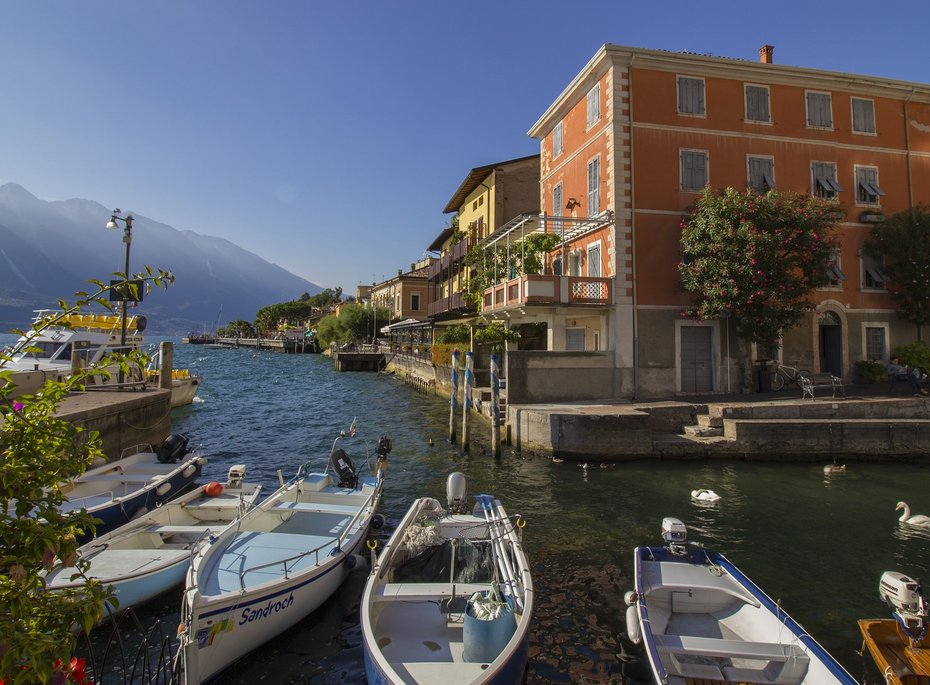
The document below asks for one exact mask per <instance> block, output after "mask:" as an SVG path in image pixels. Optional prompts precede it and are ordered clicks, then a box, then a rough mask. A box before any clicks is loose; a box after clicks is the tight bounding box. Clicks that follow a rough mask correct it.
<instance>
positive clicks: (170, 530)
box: [146, 525, 221, 535]
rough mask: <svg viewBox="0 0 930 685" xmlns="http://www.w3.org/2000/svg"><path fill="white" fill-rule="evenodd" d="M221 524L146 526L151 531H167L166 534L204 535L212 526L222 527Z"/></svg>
mask: <svg viewBox="0 0 930 685" xmlns="http://www.w3.org/2000/svg"><path fill="white" fill-rule="evenodd" d="M220 527H221V526H212V527H211V526H161V525H153V526H149V527H148V528H146V530H147V531H148V532H150V533H165V534H166V535H174V534H175V533H193V534H194V535H202V534H203V533H209V532H210V530H211V528H220Z"/></svg>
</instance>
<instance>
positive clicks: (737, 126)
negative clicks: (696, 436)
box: [524, 45, 930, 397]
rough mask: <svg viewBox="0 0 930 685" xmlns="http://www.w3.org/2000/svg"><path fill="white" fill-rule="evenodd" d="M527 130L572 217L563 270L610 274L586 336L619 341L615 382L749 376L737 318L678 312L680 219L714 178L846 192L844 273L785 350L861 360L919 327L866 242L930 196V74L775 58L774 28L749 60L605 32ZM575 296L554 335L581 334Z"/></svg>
mask: <svg viewBox="0 0 930 685" xmlns="http://www.w3.org/2000/svg"><path fill="white" fill-rule="evenodd" d="M529 134H530V135H531V136H532V137H534V138H536V139H538V140H539V141H540V149H541V156H540V202H541V209H542V212H543V217H544V221H545V222H546V223H547V226H546V227H545V229H544V230H549V231H552V230H558V229H559V228H561V229H562V230H563V231H565V228H564V225H563V226H561V227H560V226H559V222H561V223H562V224H565V223H566V221H565V220H563V219H562V217H566V216H568V217H571V218H572V219H574V220H575V223H574V224H572V226H571V228H569V229H568V230H567V231H566V233H567V235H566V238H567V239H566V240H565V241H564V243H563V244H562V245H560V247H559V248H558V249H557V250H556V251H555V252H553V253H552V254H550V256H549V259H548V262H547V263H548V268H549V271H550V272H551V274H552V275H553V276H555V275H558V274H567V275H570V276H572V275H575V276H577V277H585V278H589V279H590V278H604V279H607V280H608V281H609V283H610V288H611V291H612V295H611V299H610V302H609V306H607V307H603V308H601V309H600V310H598V311H595V312H592V313H591V316H590V317H587V318H586V319H585V322H586V323H585V327H586V328H585V330H586V333H585V334H584V336H585V342H584V344H585V349H588V350H595V349H597V348H596V347H595V345H596V344H597V345H599V346H600V347H601V349H604V350H607V352H608V353H609V354H610V355H612V357H613V365H614V369H615V383H614V395H616V396H618V397H619V396H628V397H629V396H633V397H648V396H655V395H661V394H668V393H669V392H679V393H703V392H715V391H727V390H731V389H735V385H734V384H735V382H736V381H735V380H734V379H735V378H736V377H737V376H736V369H735V366H734V364H735V358H736V353H735V342H736V338H735V329H734V328H733V326H732V325H730V324H731V322H728V321H726V320H721V321H693V320H690V319H686V318H683V317H682V316H681V310H682V308H683V307H684V306H686V305H687V304H688V302H689V298H688V295H687V294H686V293H684V292H682V290H681V288H680V285H679V280H678V274H677V265H678V264H679V262H680V259H681V252H680V230H681V229H680V222H681V220H682V218H683V217H684V216H685V215H686V214H687V212H688V210H689V208H690V207H691V206H692V205H693V204H694V202H695V201H696V199H697V198H698V196H699V193H700V192H701V190H702V189H703V188H704V187H705V186H707V185H709V186H711V187H713V188H723V187H728V186H732V187H736V188H745V187H747V186H751V187H753V188H756V189H757V190H759V191H765V190H766V189H768V188H778V189H779V190H791V191H796V192H799V193H813V194H816V195H820V196H823V197H828V198H833V199H835V201H836V202H837V210H838V216H840V217H841V218H840V219H839V221H838V224H837V232H838V236H839V238H840V241H841V244H842V247H841V249H840V251H839V253H838V254H837V259H836V262H835V263H834V265H833V266H832V267H831V274H832V276H831V285H830V286H829V287H827V288H824V289H821V290H820V291H818V292H817V293H816V298H815V299H816V301H817V308H816V310H815V311H813V312H811V314H810V316H809V317H808V319H807V320H806V321H805V322H804V324H802V325H801V326H799V327H797V328H795V329H793V330H790V331H785V333H784V338H783V341H782V347H781V350H780V352H779V354H780V356H781V358H782V360H784V361H785V362H786V363H789V364H790V363H792V362H794V361H797V362H798V363H799V364H800V365H801V366H804V367H807V368H809V369H811V370H813V371H815V372H819V371H832V372H833V373H835V374H837V375H840V376H844V377H851V373H852V366H853V364H854V363H855V362H856V361H858V360H861V359H887V357H888V355H889V352H890V350H891V348H892V347H894V346H895V345H898V344H901V343H906V342H910V341H912V340H914V339H915V337H916V328H915V327H914V326H913V325H912V324H908V323H906V322H904V321H902V320H901V319H899V318H898V317H897V315H896V313H895V309H894V306H893V304H892V300H891V298H890V296H889V293H888V289H887V288H888V282H887V277H886V276H885V274H884V272H883V270H882V265H881V263H880V262H879V261H876V260H873V259H871V258H870V257H868V256H867V255H865V254H864V253H863V251H862V245H863V242H864V240H865V238H866V237H867V235H868V234H869V232H870V230H871V229H872V226H873V225H874V223H875V222H880V221H881V220H882V217H884V216H887V215H891V214H894V213H896V212H899V211H902V210H906V209H908V208H910V207H913V206H915V205H918V204H921V203H930V86H928V85H926V84H918V83H907V82H900V81H889V80H886V79H879V78H874V77H867V76H858V75H851V74H842V73H834V72H826V71H820V70H815V69H805V68H797V67H789V66H782V65H778V64H775V63H774V60H773V49H772V48H771V46H764V47H763V48H762V50H760V56H759V60H758V61H754V60H753V61H749V60H746V61H744V60H736V59H724V58H719V57H709V56H704V55H697V54H692V53H673V52H663V51H656V50H644V49H639V48H628V47H621V46H614V45H605V46H603V47H602V48H601V49H600V50H599V51H598V52H597V54H595V55H594V57H593V58H592V59H591V61H590V62H589V63H588V64H587V65H586V66H585V67H584V69H582V70H581V72H580V73H579V74H578V75H577V76H576V77H575V78H574V79H573V80H572V82H571V83H570V84H569V85H568V86H567V87H566V88H565V90H564V91H563V92H562V93H561V94H560V95H559V97H558V98H557V99H556V100H555V102H553V104H552V105H551V106H550V107H549V108H548V109H547V111H546V112H545V113H544V114H543V115H542V117H540V119H539V120H538V121H537V122H536V124H535V125H534V126H533V127H532V128H531V129H530V131H529ZM579 217H580V219H579ZM587 287H590V286H587ZM589 294H590V293H589ZM524 309H525V308H524ZM575 314H577V311H573V310H571V309H568V310H564V311H562V312H561V313H559V314H558V315H557V318H561V320H562V323H561V324H559V323H556V324H555V326H554V330H553V332H552V334H551V337H552V338H554V340H553V345H552V346H551V347H550V349H566V346H570V345H578V344H579V342H580V339H581V334H579V333H574V334H569V333H568V332H567V331H568V329H570V328H572V326H570V324H571V322H573V321H574V323H575V324H576V327H577V324H578V321H579V319H580V318H581V317H579V316H576V315H575ZM550 325H551V324H550ZM563 329H564V335H566V336H569V337H566V338H564V339H563V341H561V342H560V340H559V337H560V334H562V333H563ZM595 331H597V332H598V336H597V337H598V341H597V343H595V339H594V332H595ZM761 354H762V353H761V351H760V352H759V355H760V356H761Z"/></svg>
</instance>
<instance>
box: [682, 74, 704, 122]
mask: <svg viewBox="0 0 930 685" xmlns="http://www.w3.org/2000/svg"><path fill="white" fill-rule="evenodd" d="M678 113H679V114H693V115H697V116H704V114H705V111H704V79H702V78H689V77H687V76H679V77H678Z"/></svg>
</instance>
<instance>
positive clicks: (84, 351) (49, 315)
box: [0, 309, 201, 408]
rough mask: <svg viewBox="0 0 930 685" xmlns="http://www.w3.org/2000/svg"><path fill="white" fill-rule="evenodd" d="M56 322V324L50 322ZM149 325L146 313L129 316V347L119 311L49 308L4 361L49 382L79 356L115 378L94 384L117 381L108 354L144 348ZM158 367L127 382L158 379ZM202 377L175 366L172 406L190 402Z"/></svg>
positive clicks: (99, 377) (94, 379)
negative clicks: (42, 374)
mask: <svg viewBox="0 0 930 685" xmlns="http://www.w3.org/2000/svg"><path fill="white" fill-rule="evenodd" d="M50 322H52V323H50ZM145 327H146V318H145V317H144V316H129V317H127V318H126V345H125V347H122V348H121V347H120V340H121V336H122V318H121V317H120V316H119V315H117V314H108V313H107V314H77V313H74V314H66V313H64V312H61V311H56V310H51V309H39V310H36V312H35V318H34V319H33V322H32V328H31V330H30V331H29V332H27V333H26V335H24V336H21V337H20V338H19V340H17V342H16V344H15V345H13V347H12V349H11V351H10V352H9V355H10V359H9V360H8V361H6V362H3V363H0V367H2V368H3V370H5V371H44V372H45V373H47V374H49V379H50V380H59V379H63V378H67V377H68V376H70V375H71V370H72V368H73V366H72V364H73V363H74V362H73V361H72V356H75V355H77V357H78V358H79V360H80V366H81V367H83V368H90V367H97V368H99V369H101V370H104V369H108V370H109V371H110V372H111V374H110V375H111V377H110V378H109V379H108V378H107V377H106V376H105V375H104V374H92V375H90V376H89V377H88V384H89V385H90V386H91V387H94V386H97V387H105V386H107V385H116V381H115V380H114V378H115V373H116V372H115V367H108V366H107V365H106V363H105V358H106V356H107V355H108V354H112V353H116V352H120V351H123V352H126V353H128V352H131V351H132V350H136V349H141V348H142V345H143V337H142V331H144V330H145ZM156 371H157V366H155V367H153V368H152V369H150V371H149V373H148V374H146V373H143V372H142V370H138V371H137V373H136V374H135V377H133V378H130V379H129V380H130V381H132V382H137V383H145V382H149V381H152V380H153V379H154V380H155V381H157V374H155V373H152V372H156ZM200 383H201V378H200V377H199V376H197V375H196V374H192V373H190V371H187V370H184V369H175V371H174V373H173V375H172V387H171V406H172V408H174V407H179V406H182V405H183V404H190V403H191V402H192V401H193V399H194V396H195V395H196V394H197V390H198V389H199V387H200Z"/></svg>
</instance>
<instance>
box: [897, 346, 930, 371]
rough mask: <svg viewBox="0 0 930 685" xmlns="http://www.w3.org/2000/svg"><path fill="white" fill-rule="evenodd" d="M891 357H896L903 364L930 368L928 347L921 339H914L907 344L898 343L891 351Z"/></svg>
mask: <svg viewBox="0 0 930 685" xmlns="http://www.w3.org/2000/svg"><path fill="white" fill-rule="evenodd" d="M891 356H892V357H898V358H899V359H900V360H901V363H902V364H903V365H904V366H911V367H913V366H919V367H920V368H922V369H930V347H927V343H925V342H924V341H922V340H916V341H914V342H912V343H909V344H907V345H899V346H898V347H896V348H894V351H893V352H892V353H891Z"/></svg>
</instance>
